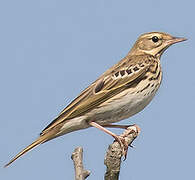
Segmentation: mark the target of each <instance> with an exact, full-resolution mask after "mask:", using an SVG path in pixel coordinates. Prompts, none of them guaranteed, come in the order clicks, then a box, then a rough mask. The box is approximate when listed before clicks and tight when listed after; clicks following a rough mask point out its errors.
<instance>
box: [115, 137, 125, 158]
mask: <svg viewBox="0 0 195 180" xmlns="http://www.w3.org/2000/svg"><path fill="white" fill-rule="evenodd" d="M115 141H117V142H118V143H119V145H120V147H121V150H122V155H123V156H124V161H125V160H126V158H127V152H128V144H127V142H126V141H125V138H124V137H121V136H116V137H115Z"/></svg>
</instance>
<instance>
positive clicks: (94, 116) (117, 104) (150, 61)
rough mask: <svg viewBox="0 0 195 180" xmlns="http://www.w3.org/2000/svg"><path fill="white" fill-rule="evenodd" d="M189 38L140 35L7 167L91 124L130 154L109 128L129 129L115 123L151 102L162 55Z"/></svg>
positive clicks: (158, 76)
mask: <svg viewBox="0 0 195 180" xmlns="http://www.w3.org/2000/svg"><path fill="white" fill-rule="evenodd" d="M185 40H187V39H186V38H181V37H174V36H171V35H170V34H168V33H164V32H149V33H144V34H142V35H140V36H139V38H138V39H137V41H136V42H135V44H134V45H133V47H132V49H131V50H130V51H129V52H128V54H127V55H126V56H125V57H124V58H123V59H121V60H120V61H119V62H118V63H117V64H115V65H113V66H112V67H111V68H109V69H108V70H107V71H105V72H104V73H103V74H102V75H101V76H100V77H99V78H98V79H97V80H96V81H94V82H93V83H92V84H91V85H89V86H88V87H87V88H86V89H84V90H83V91H82V92H81V93H80V94H79V95H78V96H77V97H76V98H75V99H74V100H73V101H72V102H71V103H70V104H69V105H68V106H66V107H65V109H64V110H63V111H62V112H61V113H60V114H59V115H58V116H57V117H56V118H55V119H54V120H53V121H52V122H51V123H50V124H49V125H48V126H47V127H46V128H45V129H43V131H42V132H41V133H40V136H39V137H38V138H37V139H36V140H35V141H34V142H33V143H32V144H30V145H29V146H27V147H26V148H25V149H23V150H22V151H21V152H19V153H18V154H17V155H16V156H15V157H14V158H13V159H11V160H10V161H9V162H8V163H7V164H6V165H5V166H4V167H7V166H9V165H10V164H11V163H13V162H14V161H15V160H16V159H18V158H19V157H21V156H22V155H24V154H25V153H26V152H28V151H29V150H31V149H32V148H35V147H36V146H38V145H40V144H43V143H45V142H47V141H49V140H51V139H54V138H56V137H59V136H62V135H65V134H67V133H70V132H73V131H77V130H81V129H86V128H89V127H95V128H98V129H100V130H102V131H104V132H105V133H107V134H109V135H111V136H112V137H113V138H114V139H115V140H116V141H118V142H119V144H120V145H121V147H123V154H124V155H126V152H127V148H128V146H127V145H126V144H125V142H124V139H123V138H121V137H119V136H118V135H116V134H114V133H113V132H112V131H110V130H108V129H107V128H106V127H111V128H112V127H113V128H114V127H116V128H126V127H127V126H125V125H117V124H113V123H116V122H119V121H121V120H124V119H127V118H129V117H131V116H133V115H134V114H137V113H138V112H140V111H141V110H143V109H144V108H145V107H146V106H147V105H148V104H149V103H150V102H151V100H152V99H153V97H154V96H155V94H156V92H157V90H158V89H159V87H160V84H161V81H162V68H161V63H160V59H161V56H162V54H163V53H164V51H165V50H166V49H167V48H168V47H170V46H171V45H172V44H175V43H178V42H182V41H185ZM126 146H127V147H126Z"/></svg>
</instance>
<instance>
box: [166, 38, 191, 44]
mask: <svg viewBox="0 0 195 180" xmlns="http://www.w3.org/2000/svg"><path fill="white" fill-rule="evenodd" d="M186 40H187V39H186V38H180V37H173V38H172V39H169V40H167V45H172V44H175V43H178V42H182V41H186Z"/></svg>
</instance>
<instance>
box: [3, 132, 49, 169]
mask: <svg viewBox="0 0 195 180" xmlns="http://www.w3.org/2000/svg"><path fill="white" fill-rule="evenodd" d="M50 139H52V138H50V137H48V136H47V135H46V134H45V135H43V136H40V137H38V138H37V139H36V140H35V141H34V142H33V143H32V144H30V145H29V146H27V147H26V148H25V149H23V150H22V151H21V152H19V153H18V154H17V155H16V156H15V157H14V158H13V159H11V160H10V162H8V163H7V164H6V165H5V166H4V167H8V166H9V165H10V164H11V163H13V162H14V161H15V160H16V159H18V158H19V157H21V156H22V155H24V154H25V153H27V152H28V151H30V150H31V149H33V148H34V147H36V146H38V145H39V144H42V143H44V142H46V141H48V140H50Z"/></svg>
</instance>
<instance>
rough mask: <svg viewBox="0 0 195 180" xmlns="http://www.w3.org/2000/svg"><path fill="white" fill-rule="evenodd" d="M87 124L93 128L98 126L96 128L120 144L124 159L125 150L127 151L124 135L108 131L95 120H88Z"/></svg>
mask: <svg viewBox="0 0 195 180" xmlns="http://www.w3.org/2000/svg"><path fill="white" fill-rule="evenodd" d="M89 124H90V125H91V126H93V127H95V128H98V129H100V130H102V131H104V132H105V133H107V134H109V135H111V136H112V137H113V138H114V139H115V140H116V141H117V142H118V143H119V144H120V146H121V149H122V154H123V155H124V157H125V159H126V156H127V151H128V144H127V143H126V141H125V138H124V137H120V136H117V135H116V134H114V133H113V132H111V131H109V130H108V129H106V128H104V127H103V126H101V125H99V124H97V123H95V122H90V123H89Z"/></svg>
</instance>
